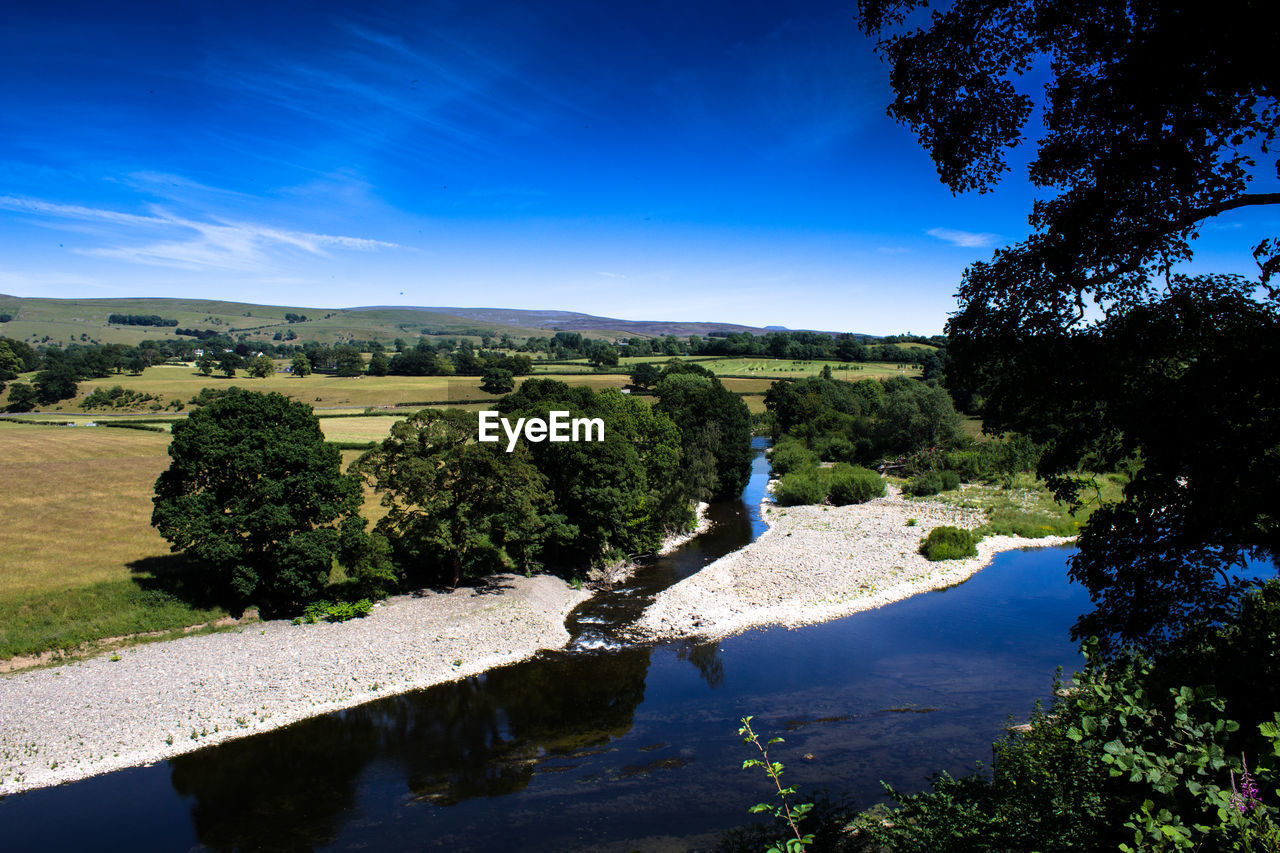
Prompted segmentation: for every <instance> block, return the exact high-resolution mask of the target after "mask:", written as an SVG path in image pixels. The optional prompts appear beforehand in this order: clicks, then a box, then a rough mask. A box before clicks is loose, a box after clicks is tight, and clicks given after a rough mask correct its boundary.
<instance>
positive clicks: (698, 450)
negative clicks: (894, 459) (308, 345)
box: [152, 365, 751, 613]
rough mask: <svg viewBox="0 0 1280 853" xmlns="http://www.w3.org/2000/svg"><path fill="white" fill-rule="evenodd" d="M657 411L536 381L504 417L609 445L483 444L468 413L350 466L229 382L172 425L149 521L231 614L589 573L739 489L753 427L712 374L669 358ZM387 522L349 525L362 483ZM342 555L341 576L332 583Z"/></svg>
mask: <svg viewBox="0 0 1280 853" xmlns="http://www.w3.org/2000/svg"><path fill="white" fill-rule="evenodd" d="M656 393H657V395H658V401H657V402H656V403H655V405H653V406H650V405H648V404H647V403H646V402H644V401H643V400H639V399H635V398H632V397H630V396H628V395H625V394H622V393H621V392H619V391H618V390H617V389H612V388H606V389H604V390H601V391H593V390H591V389H589V388H585V387H571V386H569V385H567V384H565V383H563V382H559V381H557V380H552V379H531V380H528V381H527V382H525V383H524V384H522V385H521V387H520V390H519V391H517V392H516V393H513V394H509V395H507V396H506V397H504V398H502V399H501V400H500V401H498V403H497V404H496V405H497V408H498V409H499V411H501V412H502V413H503V414H504V416H506V417H508V418H517V417H542V418H546V417H547V416H548V414H549V412H550V411H552V410H556V411H568V412H570V413H571V416H572V417H589V418H600V419H601V420H602V421H603V422H604V424H605V431H604V440H603V441H601V442H592V443H590V444H587V443H574V442H563V443H552V442H543V443H534V444H529V445H525V444H521V445H519V446H518V447H517V449H516V450H515V452H512V453H507V452H505V451H504V450H503V449H502V448H500V447H498V446H497V445H495V444H491V443H481V442H477V441H476V440H475V439H476V435H477V431H478V421H477V417H476V414H475V413H474V412H460V411H456V410H434V409H424V410H422V411H420V412H417V413H416V414H414V415H412V416H410V417H409V418H406V419H405V420H403V421H399V422H397V423H396V424H395V425H393V427H392V430H391V434H390V436H389V437H388V438H387V439H386V440H384V441H383V442H382V443H381V444H380V445H378V446H377V447H375V448H374V449H372V450H370V451H368V452H366V453H365V454H364V455H363V456H361V457H360V458H359V459H358V460H356V462H355V463H353V465H352V466H351V468H350V470H348V471H346V472H343V471H342V470H341V466H340V460H339V456H338V451H337V450H336V449H334V448H333V447H332V446H331V445H329V444H327V443H326V442H325V441H324V437H323V434H322V433H321V432H320V428H319V422H318V421H317V420H316V418H315V415H314V414H313V413H312V411H311V409H310V407H308V406H306V405H304V404H302V403H297V402H292V401H290V400H288V399H287V398H285V397H284V396H282V395H279V394H274V393H271V394H260V393H256V392H251V391H246V390H243V389H239V388H230V389H226V390H224V391H219V392H214V393H210V394H208V395H206V398H205V399H204V400H203V402H204V403H205V405H203V406H202V407H201V408H199V409H197V410H196V411H194V412H192V414H191V415H190V416H189V417H188V418H186V419H185V420H183V421H179V422H177V423H175V424H174V427H173V441H172V442H171V444H170V449H169V455H170V457H171V459H172V462H171V465H170V467H169V469H168V470H167V471H166V472H165V473H164V474H162V475H161V477H160V478H159V480H157V483H156V496H155V511H154V513H153V517H152V523H153V524H154V525H155V526H156V527H157V528H158V529H159V530H160V532H161V534H162V535H164V536H165V538H166V539H168V540H169V542H170V543H171V545H172V547H173V549H174V550H175V551H180V552H183V553H184V554H186V555H187V556H188V557H189V558H191V559H192V561H193V562H194V563H196V564H198V565H199V566H200V570H201V571H203V572H205V573H207V574H208V576H209V578H210V580H211V583H212V585H213V586H215V587H216V588H217V589H220V590H221V591H222V593H223V594H224V595H225V596H229V597H231V598H232V599H234V600H235V601H236V602H238V603H239V604H241V605H245V604H248V603H254V604H257V605H259V606H260V607H262V608H263V609H264V610H265V611H266V612H269V613H286V612H296V611H297V610H299V609H300V608H301V607H302V606H304V605H305V604H306V603H307V602H308V601H311V600H314V599H315V598H316V597H317V596H319V595H321V594H322V593H323V594H325V595H328V596H335V595H341V596H346V597H348V598H356V597H380V596H385V595H387V594H389V593H391V592H394V591H397V590H400V589H404V588H417V587H421V586H424V585H442V584H450V585H457V584H459V583H462V582H465V581H468V580H471V579H474V578H478V577H482V576H484V575H487V574H491V573H494V572H503V571H519V572H525V573H532V572H538V571H544V570H551V571H556V572H559V573H561V574H564V575H566V576H569V575H578V574H581V573H582V572H583V571H585V570H586V569H587V568H589V567H591V566H595V565H600V564H603V563H606V562H610V561H617V560H622V559H626V558H628V557H630V556H634V555H639V554H646V553H651V552H652V551H654V550H655V549H656V548H657V547H658V546H659V545H660V544H661V543H662V541H663V540H664V539H665V538H666V537H667V536H669V535H671V534H672V533H675V532H679V531H682V530H685V529H687V528H688V526H689V525H690V524H691V522H692V521H693V518H694V516H693V506H694V504H695V503H696V502H697V501H699V500H708V499H719V498H724V497H728V496H730V495H733V494H737V493H738V492H740V491H741V490H742V487H743V486H744V485H745V483H746V480H747V477H748V475H749V471H750V459H751V448H750V417H749V415H748V413H747V410H746V406H745V404H744V403H743V402H742V400H741V399H740V398H738V397H737V396H736V395H734V394H733V393H732V392H730V391H728V390H727V389H725V388H724V386H723V385H722V384H721V383H720V382H719V380H718V379H716V378H715V377H714V376H713V375H710V374H708V373H707V372H706V371H702V370H700V369H695V370H687V369H684V366H681V365H673V366H672V367H671V369H670V370H669V372H668V373H667V374H666V375H665V376H663V377H662V379H661V380H660V381H659V382H658V385H657V392H656ZM362 483H363V484H365V485H368V486H369V487H370V488H372V489H373V490H374V492H375V493H376V494H378V496H379V500H380V501H381V503H382V505H383V507H384V508H385V510H386V512H385V515H384V516H383V517H382V518H381V519H380V520H379V521H378V523H377V524H376V525H374V526H373V528H372V529H369V530H367V529H366V528H367V524H366V522H365V520H364V519H363V518H361V517H360V515H359V510H360V503H361V485H362ZM335 561H336V562H337V563H338V564H340V565H342V566H343V567H345V569H346V577H347V580H346V582H345V584H344V585H343V586H342V587H341V588H339V589H334V588H332V587H330V586H329V583H328V581H329V577H330V572H331V569H332V567H333V564H334V563H335Z"/></svg>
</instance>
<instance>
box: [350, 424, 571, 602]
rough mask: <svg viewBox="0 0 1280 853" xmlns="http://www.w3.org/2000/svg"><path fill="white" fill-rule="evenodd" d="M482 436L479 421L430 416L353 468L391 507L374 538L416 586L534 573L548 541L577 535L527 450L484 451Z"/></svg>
mask: <svg viewBox="0 0 1280 853" xmlns="http://www.w3.org/2000/svg"><path fill="white" fill-rule="evenodd" d="M476 431H477V426H476V417H475V415H474V413H471V412H457V411H446V410H439V409H424V410H422V411H420V412H418V413H416V414H414V415H412V416H410V417H409V418H406V419H405V420H403V421H399V422H398V423H396V424H395V425H394V426H393V427H392V428H391V435H390V436H389V437H388V438H387V439H385V440H384V441H383V442H382V444H381V445H380V446H379V447H377V448H375V449H373V450H370V451H369V452H368V453H366V454H365V455H364V456H362V457H361V458H360V459H359V461H358V462H357V463H356V465H355V466H354V467H355V470H356V471H358V472H360V473H361V474H362V475H363V476H365V477H366V478H367V480H368V482H369V483H370V484H371V485H372V486H373V487H374V488H375V489H377V490H378V492H380V493H381V495H382V504H383V506H385V507H386V508H387V512H386V515H385V516H384V517H383V518H382V519H381V520H380V521H379V522H378V524H377V527H376V532H377V533H380V534H381V535H383V536H385V537H386V538H387V540H388V541H389V542H390V543H391V547H392V551H393V555H394V558H395V559H396V561H397V563H398V564H399V565H400V566H401V568H402V569H404V570H405V571H406V573H407V574H409V575H410V576H412V577H414V578H415V579H416V580H418V581H425V582H433V583H434V582H448V583H451V584H452V585H453V586H457V585H458V584H459V583H460V582H461V581H462V580H464V579H470V578H477V577H482V576H484V575H488V574H493V573H495V572H503V571H520V572H525V573H529V572H533V571H536V570H538V569H540V568H541V567H542V563H541V557H542V552H543V548H544V544H545V543H546V541H547V540H548V539H549V538H555V537H562V536H563V537H568V536H571V535H572V534H573V533H574V531H573V530H571V529H568V528H565V527H564V526H563V524H562V521H563V519H562V518H561V517H560V516H557V515H556V514H555V513H554V512H553V508H552V497H551V493H550V491H549V490H548V488H547V481H546V478H545V477H543V476H542V475H541V474H540V473H539V472H538V470H537V469H536V468H535V467H534V466H533V465H532V464H531V462H530V461H529V457H528V453H527V452H526V451H525V450H524V448H520V449H519V451H518V452H514V453H507V452H505V449H504V448H502V447H501V446H499V445H498V444H490V443H484V444H480V443H478V442H476V441H475V436H476Z"/></svg>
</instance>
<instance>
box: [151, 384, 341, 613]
mask: <svg viewBox="0 0 1280 853" xmlns="http://www.w3.org/2000/svg"><path fill="white" fill-rule="evenodd" d="M169 456H170V458H171V459H172V462H171V463H170V465H169V469H168V470H167V471H165V472H164V473H163V474H161V475H160V477H159V479H157V480H156V494H155V499H154V503H155V509H154V511H153V513H152V516H151V523H152V524H153V525H154V526H155V527H156V528H158V529H159V531H160V533H161V535H163V536H164V537H165V538H166V539H167V540H169V542H170V544H171V545H172V547H173V550H174V551H182V552H185V553H186V554H187V555H188V556H189V557H190V558H191V559H192V560H193V561H194V562H195V563H197V564H199V565H201V566H203V567H204V568H206V569H207V570H208V571H210V572H212V573H213V574H214V575H215V576H216V579H217V581H218V583H220V584H221V585H222V586H223V587H224V588H225V589H226V590H228V591H229V592H231V593H233V594H234V595H235V596H236V597H238V599H239V600H241V601H242V602H253V603H257V604H259V605H260V606H262V607H264V608H266V609H267V610H268V611H284V610H289V609H291V608H296V607H297V606H298V605H300V604H302V603H303V602H305V601H307V600H308V599H310V598H312V597H314V596H315V595H316V594H317V593H319V592H320V590H321V589H323V588H324V586H325V583H326V582H327V579H328V576H329V572H330V569H331V568H332V564H333V559H334V556H335V555H336V554H337V553H338V550H339V544H340V542H339V540H340V536H339V531H340V528H341V526H342V523H343V522H344V521H345V520H347V519H349V518H352V517H354V516H355V515H356V513H357V512H358V511H359V509H360V503H361V492H360V481H359V479H358V478H356V477H354V476H350V475H345V474H343V473H342V471H341V465H342V459H341V455H340V454H339V452H338V450H337V449H336V448H334V447H333V446H331V445H329V444H326V443H325V440H324V434H323V433H322V432H321V431H320V423H319V421H318V420H317V419H316V417H315V414H314V413H313V412H312V411H311V408H310V407H309V406H307V405H305V404H303V403H297V402H293V401H290V400H289V399H288V398H286V397H284V396H282V395H280V394H276V393H271V394H260V393H256V392H253V391H245V390H242V389H240V388H234V387H233V388H229V389H227V390H226V391H225V392H224V393H223V394H220V395H219V396H218V397H216V398H215V399H213V400H212V401H211V402H210V403H209V404H208V405H206V406H204V407H203V408H200V409H197V410H196V411H194V412H192V413H191V415H190V417H188V418H186V419H185V420H182V421H178V422H177V423H175V424H174V425H173V440H172V441H171V442H170V444H169ZM348 529H351V526H350V525H348ZM353 532H358V531H353Z"/></svg>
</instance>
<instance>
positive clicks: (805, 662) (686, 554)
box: [0, 443, 1088, 851]
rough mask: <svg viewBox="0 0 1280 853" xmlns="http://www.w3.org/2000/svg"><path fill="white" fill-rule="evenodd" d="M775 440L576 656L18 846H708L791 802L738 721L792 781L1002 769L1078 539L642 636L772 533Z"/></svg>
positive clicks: (193, 758) (1064, 642) (174, 783)
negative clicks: (664, 595)
mask: <svg viewBox="0 0 1280 853" xmlns="http://www.w3.org/2000/svg"><path fill="white" fill-rule="evenodd" d="M762 448H763V445H762V444H759V443H757V451H758V456H757V459H756V461H755V463H754V468H753V474H752V478H751V482H750V484H749V485H748V487H747V491H746V493H745V495H744V497H743V499H742V500H741V501H734V502H726V503H723V504H719V505H716V506H713V507H712V508H711V517H712V520H713V522H715V526H714V527H713V528H712V530H711V531H710V532H708V533H706V534H704V535H702V536H699V537H698V538H697V539H695V540H694V541H692V542H690V543H688V544H687V545H686V546H685V547H683V548H681V549H680V550H678V551H676V552H675V553H673V554H671V555H669V556H667V557H664V558H660V559H658V560H656V561H654V562H653V563H652V564H650V565H648V566H645V567H643V568H642V570H641V571H640V572H638V573H637V576H636V578H635V579H634V580H633V581H632V582H630V583H628V584H627V585H626V586H625V587H624V588H623V589H622V590H620V591H618V592H617V593H615V594H613V595H611V596H609V597H597V598H596V599H594V600H593V601H590V602H588V603H586V604H585V605H583V606H582V607H581V608H579V609H578V610H577V611H575V612H574V613H573V614H572V616H571V618H570V630H571V633H573V634H574V637H575V638H574V641H573V643H572V644H571V647H570V648H569V649H567V650H565V651H562V652H556V653H549V654H543V655H540V656H539V657H537V658H534V659H532V660H529V661H526V662H523V663H519V664H515V665H512V666H508V667H503V668H501V669H497V670H493V671H491V672H489V673H486V674H485V675H482V676H478V677H474V678H469V679H466V680H465V681H461V682H456V683H453V684H445V685H441V686H438V687H433V688H429V689H426V690H422V691H418V692H415V693H409V694H404V695H401V696H396V697H391V698H387V699H383V700H379V701H376V702H371V703H369V704H366V705H362V706H360V707H357V708H353V709H349V710H346V711H341V712H337V713H332V714H328V715H325V716H322V717H317V718H314V719H310V720H305V721H303V722H300V723H296V724H294V725H292V726H289V727H287V728H284V729H280V730H277V731H273V732H267V733H264V734H260V735H255V736H252V737H249V738H244V739H242V740H238V741H232V742H230V743H226V744H222V745H219V746H214V747H210V748H207V749H204V750H200V751H198V752H194V753H190V754H188V755H183V756H179V757H176V758H173V759H171V760H169V761H167V762H165V763H163V764H157V765H155V766H151V767H142V768H135V769H131V770H124V771H119V772H115V773H110V774H107V775H103V776H99V777H95V778H91V779H86V780H83V781H80V782H75V783H71V784H68V785H64V786H60V787H57V788H51V789H45V790H38V791H32V792H28V793H25V794H21V795H17V796H12V797H8V798H6V799H4V800H0V825H3V826H4V846H5V847H6V848H7V849H14V850H35V849H58V850H71V849H94V850H116V849H119V850H132V851H145V850H187V849H217V850H232V849H241V850H307V849H327V850H348V849H360V850H415V849H434V848H440V849H449V850H455V851H466V850H477V851H491V850H492V851H510V850H530V851H542V850H545V851H552V850H554V851H572V850H600V851H606V850H607V851H629V850H645V851H649V850H688V849H698V848H705V847H709V846H711V845H713V844H714V842H715V839H716V838H717V837H718V836H719V834H720V833H721V832H723V830H724V829H725V828H727V827H730V826H735V825H739V824H742V823H745V822H747V821H748V820H749V817H748V815H747V813H746V809H747V808H748V807H749V806H750V805H752V804H754V803H756V802H760V801H762V800H765V799H768V798H769V792H770V789H769V787H768V783H767V781H766V780H765V779H764V778H763V777H762V776H759V775H757V774H758V771H752V772H746V771H742V770H739V768H740V767H741V764H742V760H743V759H744V758H747V757H749V755H750V753H749V752H748V748H747V747H745V746H744V745H743V744H742V742H741V739H740V738H738V736H737V734H736V730H737V727H738V719H739V718H740V717H742V716H744V715H747V714H752V715H755V718H756V719H755V722H754V725H755V726H756V728H757V730H758V731H760V732H761V733H762V734H767V735H782V736H784V737H785V738H786V743H785V744H781V745H779V746H778V747H776V750H777V751H776V753H775V756H774V757H775V758H777V759H778V760H781V761H783V762H784V763H785V764H786V765H787V781H788V782H790V783H794V784H798V785H800V786H801V787H802V788H804V789H813V788H815V787H819V786H821V787H825V788H827V789H828V790H829V791H831V792H832V793H837V794H838V793H847V794H848V795H850V796H851V797H852V798H854V800H855V801H856V802H857V803H859V804H860V805H870V804H872V803H874V802H876V801H877V800H879V799H881V798H882V789H881V785H880V781H881V780H884V781H887V782H890V783H892V784H894V785H895V786H898V787H901V788H904V789H908V790H915V789H919V788H921V787H923V786H924V785H925V784H926V783H927V777H928V775H929V774H930V773H932V772H935V771H938V770H948V771H950V772H952V773H964V772H967V771H968V770H970V769H972V767H973V765H974V763H975V762H976V761H984V762H986V761H989V760H990V757H991V750H990V744H991V742H992V740H993V739H995V738H998V737H999V736H1000V734H1001V732H1002V730H1003V728H1004V726H1005V725H1006V723H1007V722H1008V719H1009V718H1010V717H1012V718H1013V719H1014V721H1015V722H1021V721H1022V720H1024V719H1025V718H1026V715H1027V713H1028V711H1029V710H1030V708H1031V705H1032V703H1033V702H1034V700H1035V699H1037V698H1045V697H1047V696H1048V694H1049V691H1050V688H1051V679H1052V676H1053V672H1054V668H1055V667H1057V666H1064V667H1066V668H1068V669H1071V668H1073V667H1075V666H1076V665H1077V664H1078V663H1079V658H1078V656H1077V654H1076V651H1075V647H1074V645H1073V644H1072V643H1070V642H1069V641H1068V639H1067V631H1068V628H1069V627H1070V625H1071V622H1072V621H1073V620H1074V618H1075V617H1076V616H1077V615H1079V614H1080V613H1082V612H1084V611H1085V610H1087V609H1088V600H1087V597H1086V596H1085V594H1084V592H1083V590H1082V589H1080V588H1079V587H1077V586H1074V585H1072V584H1069V583H1068V581H1067V577H1066V558H1067V556H1068V554H1069V553H1070V551H1069V550H1066V549H1039V550H1033V551H1018V552H1008V553H1005V554H1001V555H999V556H998V557H997V558H996V560H995V562H994V563H993V564H992V565H991V566H989V567H988V568H986V569H984V570H982V571H981V572H979V573H978V574H977V575H975V576H974V577H973V578H971V579H970V580H968V581H966V582H965V583H963V584H960V585H959V586H956V587H953V588H951V589H947V590H942V591H938V592H931V593H926V594H923V595H918V596H915V597H913V598H910V599H907V600H905V601H901V602H898V603H896V604H892V605H889V606H886V607H883V608H880V609H878V610H875V611H870V612H865V613H858V614H854V615H852V616H849V617H847V618H845V619H841V620H838V621H835V622H831V623H827V624H824V625H815V626H809V627H805V628H802V629H799V630H785V629H774V630H766V631H755V632H751V633H748V634H745V635H742V636H738V637H732V638H729V639H727V640H724V641H721V642H718V643H712V644H703V645H697V644H692V643H668V644H658V645H653V646H636V645H632V644H628V643H627V642H625V641H624V640H622V639H620V636H619V634H618V632H617V630H616V629H617V628H619V627H621V626H624V625H625V624H626V623H627V622H628V621H629V620H630V619H631V618H634V616H635V615H638V613H639V612H640V611H641V610H642V609H643V606H644V604H645V602H646V601H648V600H649V599H650V598H651V596H652V595H653V594H654V593H655V592H657V591H658V590H660V589H663V588H665V587H666V586H668V585H670V584H671V583H674V582H676V581H677V580H679V579H680V578H682V577H685V576H687V575H689V574H691V573H692V572H695V571H697V570H698V569H699V568H701V567H702V566H704V565H706V564H707V563H709V562H711V561H712V560H714V559H716V558H717V557H719V556H722V555H723V554H725V553H728V552H729V551H732V550H734V549H736V548H738V547H741V546H742V545H743V544H745V543H746V542H748V541H750V540H751V539H752V538H754V536H756V535H758V534H759V533H760V532H761V531H762V530H763V529H764V524H763V522H762V521H761V519H760V517H759V510H758V505H759V502H760V498H761V496H762V495H763V489H764V484H765V482H766V481H767V464H766V463H765V461H764V459H763V455H762V453H760V451H762Z"/></svg>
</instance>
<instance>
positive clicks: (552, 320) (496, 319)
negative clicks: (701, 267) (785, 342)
mask: <svg viewBox="0 0 1280 853" xmlns="http://www.w3.org/2000/svg"><path fill="white" fill-rule="evenodd" d="M351 310H353V311H385V310H400V311H403V310H413V311H428V312H434V313H437V314H448V315H451V316H454V317H465V318H467V319H469V320H476V321H479V322H482V323H495V324H498V325H500V326H504V327H511V326H518V327H524V328H535V329H543V330H545V331H547V332H584V333H585V332H598V333H601V334H603V333H606V332H609V333H613V332H621V333H622V334H623V335H624V336H626V337H657V336H661V335H676V336H677V337H682V338H685V337H688V336H689V335H701V336H703V337H706V336H707V335H709V334H711V333H712V332H722V333H725V334H727V333H729V332H747V333H749V334H753V335H763V334H764V333H765V332H766V331H768V328H775V327H768V328H761V327H758V326H741V325H738V324H736V323H712V322H678V321H674V320H619V319H617V318H615V317H597V316H595V315H593V314H580V313H578V312H576V311H526V310H521V309H518V308H412V309H405V308H398V309H395V308H387V307H378V308H353V309H351Z"/></svg>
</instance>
